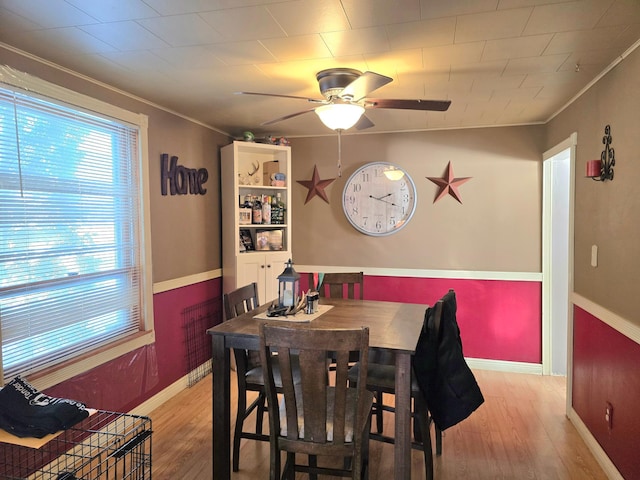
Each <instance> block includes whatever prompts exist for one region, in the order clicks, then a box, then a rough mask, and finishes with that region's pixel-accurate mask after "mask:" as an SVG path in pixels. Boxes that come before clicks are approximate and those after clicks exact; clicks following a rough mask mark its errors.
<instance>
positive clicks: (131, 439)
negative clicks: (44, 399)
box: [0, 410, 152, 480]
mask: <svg viewBox="0 0 640 480" xmlns="http://www.w3.org/2000/svg"><path fill="white" fill-rule="evenodd" d="M151 434H152V431H151V419H150V418H148V417H143V416H137V415H128V414H124V413H115V412H107V411H101V410H99V411H97V412H96V413H94V414H93V415H91V416H89V417H87V418H86V419H84V420H83V421H82V422H80V423H78V424H77V425H74V426H73V427H72V428H69V429H68V430H65V431H63V432H61V433H60V434H59V435H57V436H56V437H55V438H53V439H51V440H49V441H48V442H46V443H45V444H44V445H42V446H40V447H39V448H31V447H27V446H22V445H14V444H12V443H4V442H0V479H3V480H5V479H6V480H18V479H20V480H22V479H25V480H26V479H29V480H97V479H100V480H110V479H113V480H116V479H123V480H124V479H127V480H142V479H145V480H146V479H150V478H151Z"/></svg>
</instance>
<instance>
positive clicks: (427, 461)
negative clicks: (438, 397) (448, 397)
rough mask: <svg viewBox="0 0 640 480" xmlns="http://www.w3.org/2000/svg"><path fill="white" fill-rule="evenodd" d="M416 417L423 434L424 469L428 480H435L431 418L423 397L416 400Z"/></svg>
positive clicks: (419, 396)
mask: <svg viewBox="0 0 640 480" xmlns="http://www.w3.org/2000/svg"><path fill="white" fill-rule="evenodd" d="M414 402H415V410H416V417H417V421H418V426H419V429H420V434H421V442H422V450H423V453H424V469H425V472H426V478H427V480H433V451H432V449H431V433H430V431H429V416H428V413H427V405H426V403H425V401H424V399H423V398H421V395H417V396H416V398H415V400H414Z"/></svg>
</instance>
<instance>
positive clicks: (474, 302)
mask: <svg viewBox="0 0 640 480" xmlns="http://www.w3.org/2000/svg"><path fill="white" fill-rule="evenodd" d="M303 279H306V275H303ZM303 287H304V288H305V289H306V288H307V287H306V285H303ZM450 288H453V289H454V290H455V291H456V295H457V299H458V323H459V325H460V330H461V336H462V341H463V344H464V353H465V355H466V356H467V357H473V358H481V359H491V360H507V361H514V362H530V363H540V362H541V306H540V305H541V287H540V284H539V283H538V282H514V281H493V280H448V279H429V278H407V277H382V276H367V277H365V298H367V299H374V300H386V301H395V302H411V303H423V304H425V305H432V304H434V303H435V302H436V301H437V300H438V299H439V298H440V297H441V296H442V295H444V294H445V293H446V292H447V291H448V290H449V289H450ZM220 300H221V279H220V278H218V279H214V280H210V281H206V282H202V283H198V284H195V285H190V286H187V287H182V288H177V289H175V290H171V291H168V292H163V293H158V294H155V295H154V315H155V329H156V332H155V334H156V341H155V343H154V344H153V345H150V346H148V347H145V348H141V349H138V350H137V351H135V352H131V353H129V354H127V355H123V356H122V357H120V358H118V359H116V360H113V361H112V362H109V363H107V364H104V365H101V366H99V367H96V368H94V369H92V370H90V371H88V372H86V373H84V374H82V375H78V376H76V377H74V378H72V379H70V380H68V381H66V382H63V383H61V384H59V385H56V386H55V387H52V388H50V389H47V392H46V393H48V394H49V395H53V396H56V397H65V398H73V399H76V400H80V401H83V402H85V403H87V405H89V406H90V407H92V408H99V409H104V410H112V411H121V412H128V411H131V410H132V409H133V408H135V407H136V406H138V405H140V404H141V403H143V402H144V401H146V400H148V399H149V398H151V397H153V396H154V395H156V394H157V393H159V392H161V391H162V390H163V389H165V388H167V387H168V386H170V385H171V384H172V383H174V382H176V381H177V380H179V379H180V378H182V377H184V376H185V375H187V373H188V372H189V371H190V369H192V368H193V367H192V366H190V363H189V359H188V355H187V354H188V353H190V352H191V350H193V348H192V347H191V346H190V344H189V342H190V341H191V340H190V335H189V333H188V331H187V329H186V327H185V318H184V317H185V310H187V309H189V307H193V306H195V305H199V304H203V303H207V304H208V305H209V306H208V308H209V309H211V310H213V311H212V312H210V313H211V315H210V318H208V321H209V323H210V325H215V324H217V323H219V322H220V321H221V319H222V305H221V301H220ZM205 330H206V329H205V328H200V329H199V331H201V335H203V336H205V337H207V338H205V342H207V345H208V347H209V350H208V352H209V355H210V344H209V343H208V342H209V339H208V336H207V335H206V333H205ZM205 355H206V352H205Z"/></svg>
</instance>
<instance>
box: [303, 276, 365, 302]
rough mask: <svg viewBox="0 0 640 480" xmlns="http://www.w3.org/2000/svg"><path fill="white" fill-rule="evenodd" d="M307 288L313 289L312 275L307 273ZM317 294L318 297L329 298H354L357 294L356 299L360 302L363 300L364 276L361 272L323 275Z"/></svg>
mask: <svg viewBox="0 0 640 480" xmlns="http://www.w3.org/2000/svg"><path fill="white" fill-rule="evenodd" d="M356 286H357V289H356ZM309 288H311V289H313V288H315V281H314V274H313V273H309ZM356 290H357V291H356ZM345 291H346V295H345ZM318 293H319V294H320V297H330V298H356V293H357V295H358V297H357V298H359V299H360V300H362V299H364V274H363V273H362V272H340V273H325V274H324V275H323V278H322V283H321V284H320V286H319V288H318Z"/></svg>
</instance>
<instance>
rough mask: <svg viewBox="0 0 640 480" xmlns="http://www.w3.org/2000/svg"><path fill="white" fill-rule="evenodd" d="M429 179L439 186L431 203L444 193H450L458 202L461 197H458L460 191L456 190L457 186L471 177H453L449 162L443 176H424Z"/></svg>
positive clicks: (460, 200)
mask: <svg viewBox="0 0 640 480" xmlns="http://www.w3.org/2000/svg"><path fill="white" fill-rule="evenodd" d="M426 178H427V179H429V180H431V181H432V182H433V183H435V184H436V185H438V186H439V187H440V190H439V191H438V194H437V195H436V198H435V199H434V200H433V203H436V202H437V201H438V200H440V199H441V198H442V197H444V196H445V195H446V194H449V195H451V196H452V197H453V198H455V199H456V200H457V201H458V202H460V203H462V198H460V192H459V191H458V187H459V186H460V185H462V184H463V183H465V182H468V181H469V180H471V178H472V177H462V178H455V177H454V175H453V167H452V166H451V162H449V163H448V164H447V171H446V173H445V176H444V177H426Z"/></svg>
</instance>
